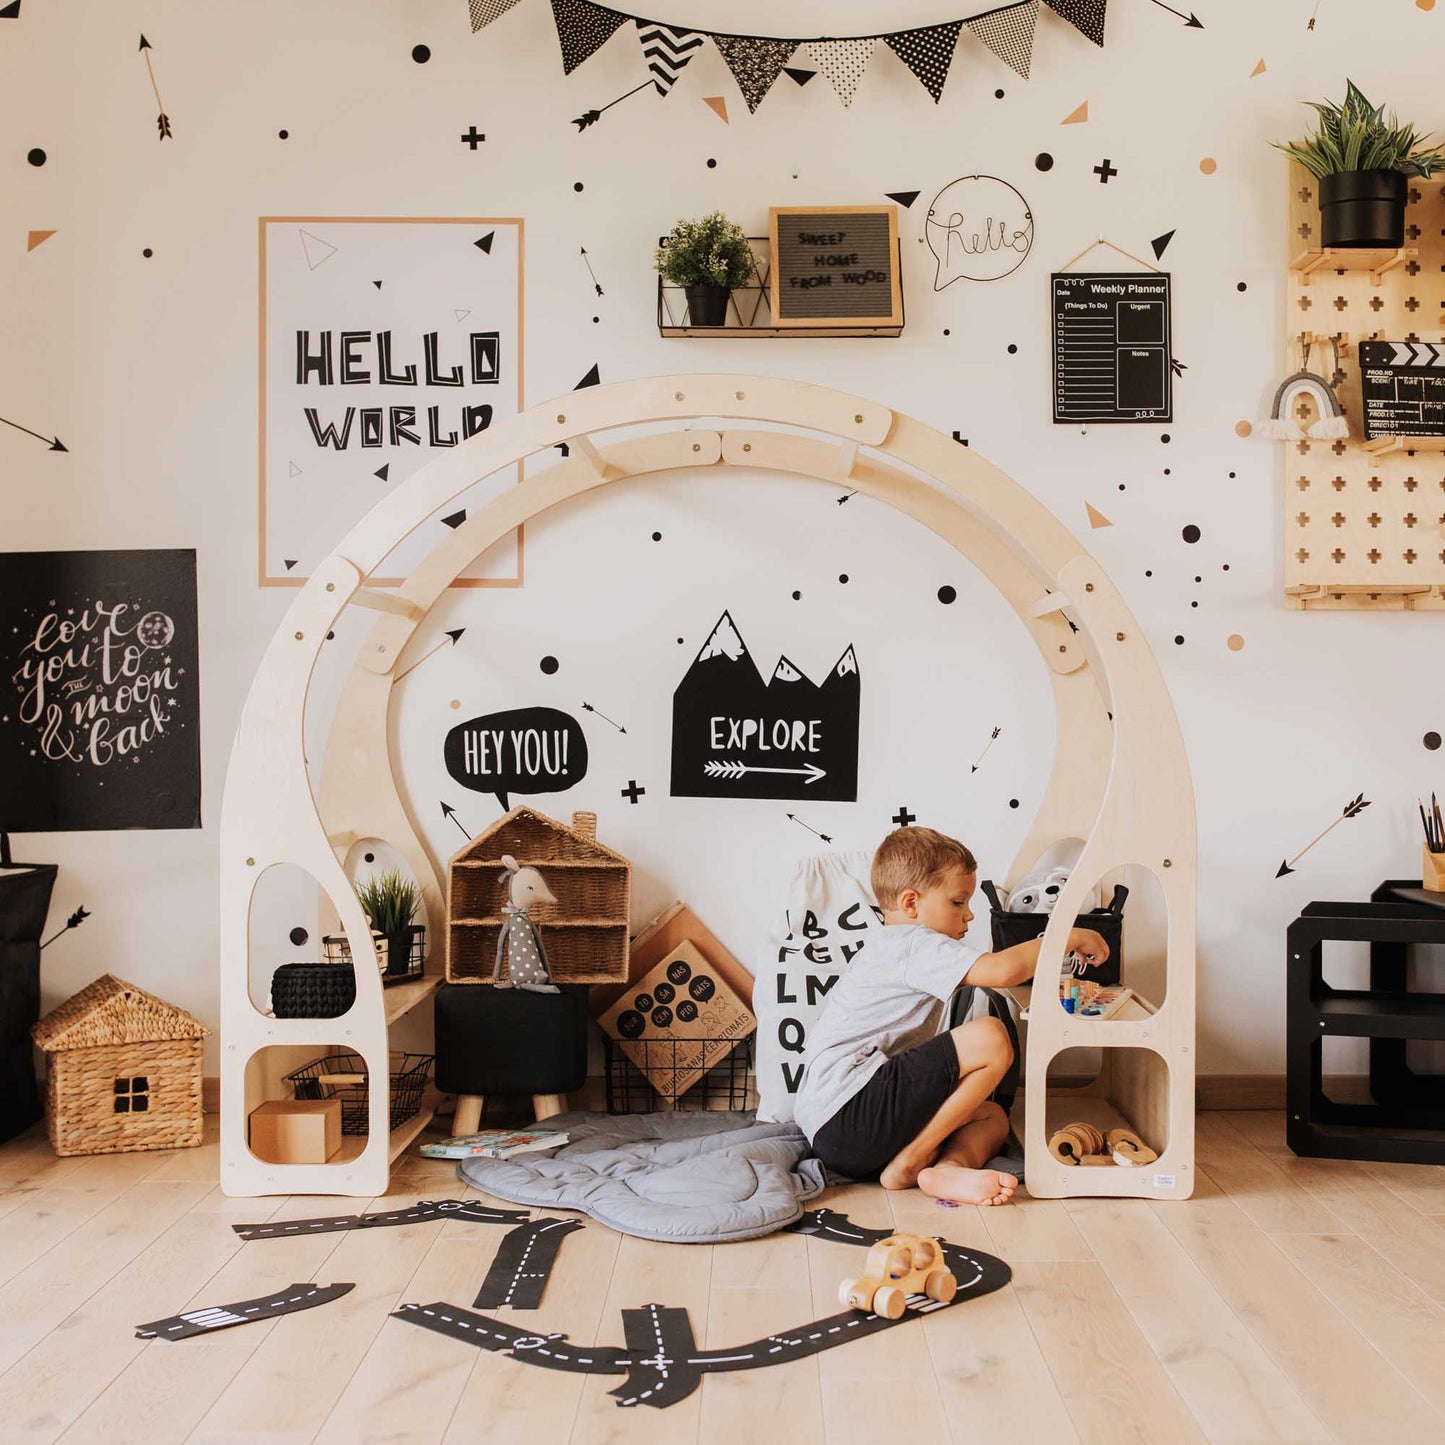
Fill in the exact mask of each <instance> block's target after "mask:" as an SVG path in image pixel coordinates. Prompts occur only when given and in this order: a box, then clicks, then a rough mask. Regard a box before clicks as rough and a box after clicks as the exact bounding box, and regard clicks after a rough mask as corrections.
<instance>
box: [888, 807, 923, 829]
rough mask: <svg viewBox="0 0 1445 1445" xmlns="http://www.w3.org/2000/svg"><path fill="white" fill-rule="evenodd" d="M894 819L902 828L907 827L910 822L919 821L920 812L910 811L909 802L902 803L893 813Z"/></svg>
mask: <svg viewBox="0 0 1445 1445" xmlns="http://www.w3.org/2000/svg"><path fill="white" fill-rule="evenodd" d="M893 821H894V822H895V823H897V824H898V826H899V827H900V828H906V827H907V826H908V825H909V824H910V823H916V822H917V821H918V814H917V813H910V812H909V811H908V804H907V803H902V804H900V805H899V808H898V811H897V812H896V813H895V814H894V815H893Z"/></svg>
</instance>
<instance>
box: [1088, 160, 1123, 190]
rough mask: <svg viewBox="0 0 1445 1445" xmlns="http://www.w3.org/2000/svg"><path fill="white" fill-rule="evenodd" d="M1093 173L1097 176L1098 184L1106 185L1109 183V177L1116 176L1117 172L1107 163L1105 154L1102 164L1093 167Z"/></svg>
mask: <svg viewBox="0 0 1445 1445" xmlns="http://www.w3.org/2000/svg"><path fill="white" fill-rule="evenodd" d="M1094 174H1095V175H1096V176H1098V178H1099V184H1100V185H1103V186H1107V185H1108V184H1109V177H1110V176H1117V175H1118V174H1119V172H1118V171H1116V170H1115V169H1114V167H1113V166H1112V165H1110V164H1109V157H1108V156H1105V157H1104V164H1103V165H1101V166H1095V167H1094Z"/></svg>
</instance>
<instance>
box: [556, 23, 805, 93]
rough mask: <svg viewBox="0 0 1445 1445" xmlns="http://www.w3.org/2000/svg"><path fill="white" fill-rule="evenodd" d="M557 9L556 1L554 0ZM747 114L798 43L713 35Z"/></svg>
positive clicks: (756, 37) (743, 36) (770, 85)
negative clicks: (740, 95) (739, 92)
mask: <svg viewBox="0 0 1445 1445" xmlns="http://www.w3.org/2000/svg"><path fill="white" fill-rule="evenodd" d="M552 3H553V4H554V5H555V4H556V3H557V0H552ZM713 43H714V44H715V45H716V46H717V48H718V49H719V50H720V51H721V52H722V58H723V59H724V60H725V61H727V66H728V69H729V70H731V71H732V73H733V79H734V80H736V81H737V83H738V89H739V90H741V91H742V93H743V99H744V100H745V101H747V103H748V110H749V111H755V110H756V109H757V108H758V106H759V105H761V104H762V100H763V97H764V96H765V95H766V94H767V93H768V92H769V91H770V90H771V89H772V88H773V82H774V81H775V80H776V79H777V78H778V77H779V76H780V75H781V74H782V73H783V67H784V66H785V65H786V64H787V63H788V61H789V60H791V59H792V58H793V52H794V51H795V50H796V49H797V48H798V42H797V41H796V40H767V39H764V38H763V37H762V36H756V35H714V36H713Z"/></svg>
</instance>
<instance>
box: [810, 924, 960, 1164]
mask: <svg viewBox="0 0 1445 1445" xmlns="http://www.w3.org/2000/svg"><path fill="white" fill-rule="evenodd" d="M986 951H987V950H986V949H982V948H975V947H974V946H973V945H972V944H971V943H965V942H964V941H963V940H962V939H953V938H949V937H948V936H947V934H943V933H938V932H936V931H935V930H934V929H932V928H925V927H924V926H923V925H922V924H920V923H890V924H887V925H886V926H885V927H883V928H879V929H875V930H873V931H872V932H871V933H870V935H869V938H868V944H867V947H866V948H864V950H863V952H862V953H861V954H860V955H859V956H858V960H857V962H856V963H854V964H852V965H851V966H850V967H848V968H847V969H845V970H844V972H843V974H842V976H841V977H840V978H839V980H838V982H837V983H835V984H834V985H833V988H832V990H831V991H830V993H829V994H828V1002H827V1004H826V1005H825V1007H824V1009H823V1017H822V1018H821V1019H819V1021H818V1023H817V1024H816V1025H815V1026H814V1028H813V1030H812V1031H811V1033H810V1034H809V1035H808V1060H807V1066H806V1067H805V1069H804V1070H803V1081H802V1083H801V1084H800V1085H799V1087H798V1097H797V1100H796V1101H795V1103H794V1106H793V1117H794V1119H795V1120H796V1122H797V1125H798V1127H799V1128H800V1129H801V1130H802V1131H803V1132H804V1133H805V1134H806V1135H807V1136H808V1137H809V1139H811V1138H812V1137H813V1135H814V1134H816V1133H817V1132H818V1130H819V1129H821V1128H822V1127H823V1125H824V1124H826V1123H827V1122H828V1120H829V1119H831V1118H832V1117H833V1115H834V1114H836V1113H837V1112H838V1110H839V1109H841V1108H842V1107H843V1105H844V1104H846V1103H847V1102H848V1100H849V1099H851V1098H852V1097H853V1095H854V1094H856V1093H857V1092H858V1090H859V1089H861V1088H862V1087H863V1085H864V1084H866V1083H867V1082H868V1080H869V1079H871V1078H872V1077H873V1075H874V1074H876V1073H877V1072H878V1070H879V1069H881V1068H882V1067H883V1065H884V1064H885V1063H887V1062H888V1060H889V1059H890V1058H892V1057H893V1055H894V1054H900V1053H902V1052H903V1051H904V1050H905V1049H911V1048H915V1047H916V1046H917V1045H919V1044H921V1043H926V1042H927V1041H928V1040H929V1039H931V1038H933V1037H934V1035H936V1034H937V1033H938V1025H939V1022H940V1015H941V1013H942V1011H943V1006H944V1004H945V1003H947V1002H948V999H949V998H950V997H951V996H952V994H953V992H954V990H955V989H957V988H958V986H959V985H960V984H961V983H962V982H963V979H964V975H965V974H967V973H968V971H969V969H970V968H972V967H973V964H974V961H975V960H976V959H978V958H981V957H982V956H983V954H984V953H985V952H986Z"/></svg>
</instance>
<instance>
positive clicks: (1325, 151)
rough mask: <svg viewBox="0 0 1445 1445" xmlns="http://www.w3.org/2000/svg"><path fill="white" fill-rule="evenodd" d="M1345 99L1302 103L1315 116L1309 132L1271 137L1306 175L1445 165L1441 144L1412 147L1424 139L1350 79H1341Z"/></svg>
mask: <svg viewBox="0 0 1445 1445" xmlns="http://www.w3.org/2000/svg"><path fill="white" fill-rule="evenodd" d="M1345 84H1346V87H1347V89H1346V91H1345V101H1344V104H1343V105H1336V104H1335V103H1334V102H1333V101H1326V102H1324V103H1323V104H1321V103H1320V102H1319V101H1314V100H1312V101H1308V102H1306V103H1307V104H1308V105H1309V106H1310V108H1311V109H1313V110H1314V111H1315V112H1316V113H1317V114H1318V115H1319V118H1320V119H1319V126H1318V128H1317V129H1316V130H1315V132H1314V134H1313V135H1308V136H1306V137H1305V138H1304V139H1303V140H1300V141H1275V142H1274V145H1275V147H1276V148H1277V149H1278V150H1282V151H1283V152H1284V153H1285V154H1286V155H1288V156H1293V157H1294V159H1295V160H1297V161H1298V162H1299V163H1300V164H1301V165H1302V166H1304V167H1305V169H1306V170H1308V171H1309V172H1310V174H1311V175H1313V176H1315V177H1317V178H1319V179H1323V178H1324V177H1325V176H1331V175H1338V174H1339V173H1340V172H1342V171H1377V170H1378V171H1401V172H1403V173H1404V174H1405V175H1407V176H1424V177H1426V178H1428V177H1430V176H1431V175H1433V174H1434V173H1435V172H1436V171H1437V170H1438V169H1439V168H1440V167H1441V166H1442V165H1445V154H1442V152H1441V147H1440V146H1431V147H1429V148H1428V149H1424V150H1417V149H1416V147H1418V146H1421V145H1423V143H1424V142H1425V141H1426V140H1428V139H1429V136H1428V134H1427V135H1422V134H1420V132H1419V131H1417V130H1416V129H1415V127H1414V126H1413V125H1401V124H1400V118H1399V117H1398V116H1397V115H1396V114H1395V112H1394V111H1391V112H1390V113H1389V114H1388V115H1386V113H1385V107H1384V106H1383V105H1379V106H1375V105H1371V104H1370V102H1369V101H1368V100H1367V99H1366V98H1365V94H1364V92H1363V91H1362V90H1361V89H1360V88H1359V86H1357V85H1356V84H1355V82H1354V81H1353V80H1348V81H1346V82H1345Z"/></svg>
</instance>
